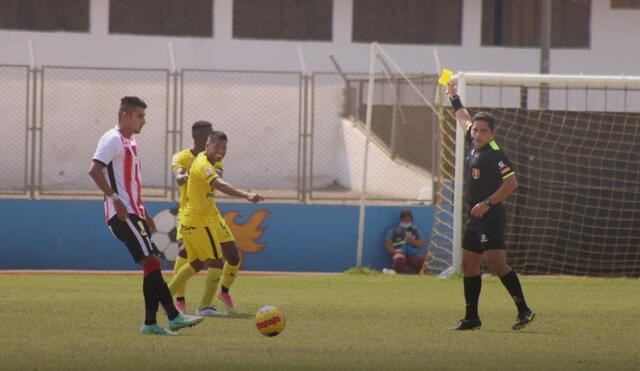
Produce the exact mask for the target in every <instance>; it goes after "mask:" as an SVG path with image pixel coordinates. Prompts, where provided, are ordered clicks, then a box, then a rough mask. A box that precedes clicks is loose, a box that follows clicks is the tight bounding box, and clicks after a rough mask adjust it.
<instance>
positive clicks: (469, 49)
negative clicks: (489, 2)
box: [0, 0, 640, 75]
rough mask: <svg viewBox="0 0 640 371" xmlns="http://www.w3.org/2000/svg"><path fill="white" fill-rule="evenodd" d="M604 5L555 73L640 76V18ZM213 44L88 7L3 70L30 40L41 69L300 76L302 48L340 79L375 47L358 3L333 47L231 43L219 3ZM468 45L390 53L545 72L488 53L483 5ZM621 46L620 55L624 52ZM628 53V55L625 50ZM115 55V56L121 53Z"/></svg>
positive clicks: (347, 7) (1, 37)
mask: <svg viewBox="0 0 640 371" xmlns="http://www.w3.org/2000/svg"><path fill="white" fill-rule="evenodd" d="M610 4H611V2H610V1H606V0H600V1H592V2H591V27H590V29H591V35H590V45H589V47H588V48H565V49H557V48H553V49H552V50H551V53H550V68H551V71H550V72H551V73H584V74H626V75H636V74H640V66H639V64H638V63H637V60H638V58H639V57H640V51H639V50H638V48H634V47H630V46H632V45H636V44H637V42H636V35H637V34H638V32H640V23H638V22H637V19H638V11H637V10H631V9H612V8H611V6H610ZM213 6H214V10H213V28H214V29H213V35H214V36H213V37H212V38H191V37H167V36H159V35H157V36H138V35H124V34H109V19H108V14H109V1H108V0H90V22H89V24H90V29H89V32H88V33H77V32H76V33H74V32H31V31H17V30H0V45H2V48H3V49H2V50H3V53H2V55H1V56H0V63H6V64H28V63H29V62H30V57H29V49H28V47H27V42H28V40H32V41H33V45H34V49H35V53H36V57H37V63H38V64H39V65H58V66H85V67H124V68H132V67H137V68H169V67H170V58H169V50H168V46H167V43H168V42H169V41H171V42H172V43H173V46H174V49H175V53H176V65H177V68H178V69H181V68H213V69H233V70H268V71H275V70H285V71H300V69H301V66H300V62H299V59H298V54H297V48H298V47H300V48H301V49H302V51H303V54H304V57H305V63H306V66H307V68H308V70H309V71H334V67H333V66H332V64H331V61H330V60H329V58H328V57H327V54H329V53H332V54H333V55H335V57H336V58H337V60H338V61H339V63H340V65H341V66H342V69H343V70H344V71H351V72H356V71H357V72H362V71H366V70H367V66H368V63H369V45H368V44H367V43H361V42H352V20H351V19H352V14H353V1H352V0H335V1H334V6H333V32H332V34H333V39H332V41H330V42H329V41H326V42H325V41H290V40H251V39H236V38H234V37H233V23H232V15H233V3H232V1H214V4H213ZM462 20H463V26H462V45H409V44H392V45H385V46H384V47H385V48H386V49H387V51H388V52H389V53H390V54H391V56H392V57H393V58H394V59H395V60H396V61H397V62H398V63H399V65H400V66H401V67H402V68H403V69H404V70H405V72H416V73H417V72H427V73H435V72H436V65H435V61H434V57H433V49H434V48H437V49H438V52H439V55H440V61H441V62H442V64H443V66H445V67H447V68H449V69H451V70H454V71H492V72H523V73H524V72H528V73H537V72H539V71H540V50H539V49H538V48H527V47H495V46H483V45H482V40H481V36H482V32H481V30H482V1H481V0H467V1H464V2H463V9H462ZM621 46H622V47H621ZM624 46H629V47H624ZM116 51H117V52H116Z"/></svg>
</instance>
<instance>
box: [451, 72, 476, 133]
mask: <svg viewBox="0 0 640 371" xmlns="http://www.w3.org/2000/svg"><path fill="white" fill-rule="evenodd" d="M447 95H448V96H449V100H450V101H451V106H452V107H453V109H454V111H455V116H456V120H457V121H458V125H460V126H461V127H462V130H467V123H468V122H471V115H470V114H469V111H467V109H466V108H464V106H463V105H462V101H461V100H460V97H459V96H458V86H457V85H456V84H455V83H453V82H449V85H448V86H447Z"/></svg>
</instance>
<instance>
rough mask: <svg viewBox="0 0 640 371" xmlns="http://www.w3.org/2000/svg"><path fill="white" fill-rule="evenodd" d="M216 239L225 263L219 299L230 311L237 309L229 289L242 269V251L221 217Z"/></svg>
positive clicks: (218, 220) (216, 227) (218, 222)
mask: <svg viewBox="0 0 640 371" xmlns="http://www.w3.org/2000/svg"><path fill="white" fill-rule="evenodd" d="M215 232H216V235H217V238H216V241H220V249H221V250H222V255H223V257H224V260H225V263H224V267H223V270H222V285H221V286H220V292H219V293H218V299H220V300H221V301H222V303H223V304H224V306H225V307H226V308H227V310H228V311H229V312H235V311H236V305H235V303H234V302H233V299H232V298H231V294H230V293H229V290H230V289H231V285H233V283H234V282H235V280H236V276H237V275H238V271H239V270H240V251H239V250H238V247H237V246H236V242H235V238H234V237H233V233H231V229H229V227H228V226H227V223H226V222H225V221H224V219H222V217H219V218H218V219H217V221H216V223H215Z"/></svg>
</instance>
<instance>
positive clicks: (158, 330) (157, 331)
mask: <svg viewBox="0 0 640 371" xmlns="http://www.w3.org/2000/svg"><path fill="white" fill-rule="evenodd" d="M140 333H141V334H142V335H178V334H176V333H175V332H173V331H170V330H167V329H166V328H162V327H160V326H158V325H143V326H142V328H140Z"/></svg>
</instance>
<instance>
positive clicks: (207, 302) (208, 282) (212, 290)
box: [199, 267, 222, 308]
mask: <svg viewBox="0 0 640 371" xmlns="http://www.w3.org/2000/svg"><path fill="white" fill-rule="evenodd" d="M221 274H222V269H220V268H212V267H209V270H208V271H207V278H206V279H205V281H204V292H203V293H202V299H201V300H200V306H199V308H206V307H210V306H211V302H213V295H215V294H216V291H217V290H218V283H219V282H220V275H221Z"/></svg>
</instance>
